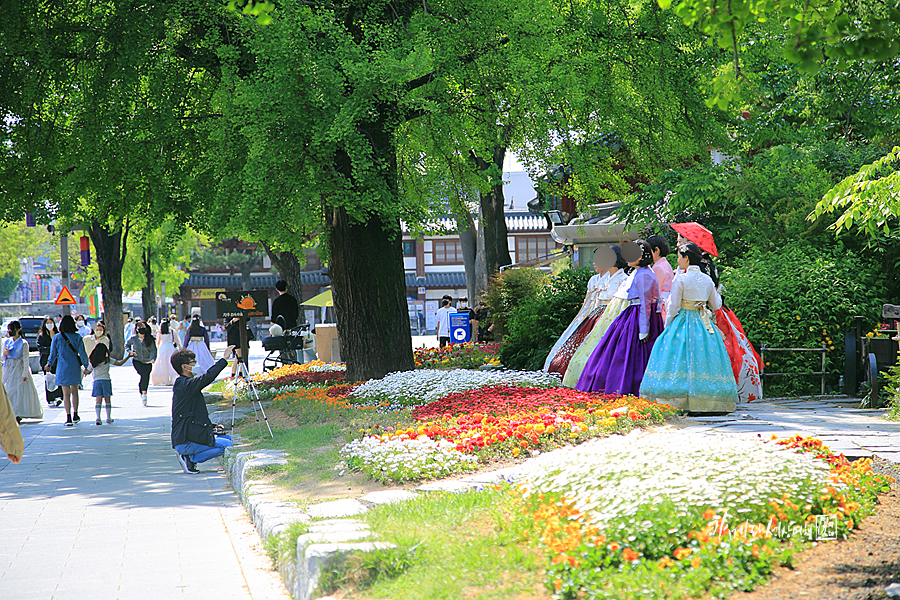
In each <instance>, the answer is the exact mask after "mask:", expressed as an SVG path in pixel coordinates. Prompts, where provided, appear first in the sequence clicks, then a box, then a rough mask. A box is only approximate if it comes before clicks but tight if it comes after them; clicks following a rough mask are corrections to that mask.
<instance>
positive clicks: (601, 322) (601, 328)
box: [562, 298, 628, 388]
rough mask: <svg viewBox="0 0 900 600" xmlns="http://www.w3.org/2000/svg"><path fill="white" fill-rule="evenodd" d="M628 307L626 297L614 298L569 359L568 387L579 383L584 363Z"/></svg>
mask: <svg viewBox="0 0 900 600" xmlns="http://www.w3.org/2000/svg"><path fill="white" fill-rule="evenodd" d="M626 308H628V300H625V299H624V298H613V299H612V301H610V303H609V305H608V306H607V307H606V310H604V311H603V314H601V315H600V318H599V319H597V321H596V322H595V323H594V326H593V327H592V328H591V331H590V333H588V334H587V336H586V337H585V338H584V341H582V342H581V344H580V345H579V346H578V348H577V349H576V350H575V354H573V355H572V358H571V359H570V360H569V364H568V366H567V368H566V372H565V373H564V374H563V379H562V384H563V385H564V386H566V387H568V388H574V387H575V384H576V383H578V378H579V377H581V373H582V372H583V371H584V365H585V364H587V361H588V359H589V358H590V357H591V354H593V353H594V349H595V348H597V344H599V343H600V340H602V339H603V334H604V333H606V330H607V329H609V325H610V324H611V323H612V322H613V321H615V320H616V317H618V316H619V315H620V314H621V313H622V311H623V310H625V309H626Z"/></svg>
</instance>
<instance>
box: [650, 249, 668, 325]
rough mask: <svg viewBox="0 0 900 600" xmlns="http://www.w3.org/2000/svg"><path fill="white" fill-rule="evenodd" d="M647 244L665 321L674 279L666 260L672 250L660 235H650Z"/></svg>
mask: <svg viewBox="0 0 900 600" xmlns="http://www.w3.org/2000/svg"><path fill="white" fill-rule="evenodd" d="M647 243H648V244H650V251H651V253H652V254H653V272H654V273H656V279H657V280H658V281H659V307H660V311H661V312H662V318H663V321H665V320H666V305H667V302H668V300H669V294H671V293H672V280H673V279H674V278H675V270H674V269H673V268H672V265H670V264H669V261H668V260H667V259H666V257H667V256H668V255H669V253H670V252H671V251H672V250H671V248H669V241H668V240H667V239H666V238H664V237H663V236H661V235H651V236H650V237H648V238H647Z"/></svg>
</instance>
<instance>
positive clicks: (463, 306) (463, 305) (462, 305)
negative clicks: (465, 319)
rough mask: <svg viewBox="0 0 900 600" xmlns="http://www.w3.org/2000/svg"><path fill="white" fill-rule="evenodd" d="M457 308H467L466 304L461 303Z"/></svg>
mask: <svg viewBox="0 0 900 600" xmlns="http://www.w3.org/2000/svg"><path fill="white" fill-rule="evenodd" d="M456 306H457V308H465V307H466V303H465V302H460V303H459V304H457V305H456Z"/></svg>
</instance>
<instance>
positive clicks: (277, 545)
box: [265, 521, 309, 569]
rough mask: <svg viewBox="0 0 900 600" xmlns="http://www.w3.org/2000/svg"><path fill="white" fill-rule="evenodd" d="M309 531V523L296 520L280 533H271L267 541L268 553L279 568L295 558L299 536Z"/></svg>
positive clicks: (274, 564)
mask: <svg viewBox="0 0 900 600" xmlns="http://www.w3.org/2000/svg"><path fill="white" fill-rule="evenodd" d="M308 531H309V525H307V524H306V523H301V522H299V521H294V522H293V523H291V524H290V525H288V527H287V529H286V530H284V531H282V532H281V533H279V534H278V535H270V536H269V537H268V538H267V539H266V541H265V547H266V554H268V555H269V558H270V559H272V565H273V566H274V567H275V568H276V569H277V568H279V567H280V566H281V565H283V564H286V563H288V562H291V561H293V560H295V558H296V555H297V538H298V537H300V536H301V535H304V534H305V533H307V532H308Z"/></svg>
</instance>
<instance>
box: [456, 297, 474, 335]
mask: <svg viewBox="0 0 900 600" xmlns="http://www.w3.org/2000/svg"><path fill="white" fill-rule="evenodd" d="M456 312H458V313H466V314H467V315H469V341H470V342H474V341H475V331H477V329H478V321H477V320H476V319H475V311H474V310H472V309H471V308H469V299H468V298H466V297H463V298H460V299H459V302H457V303H456Z"/></svg>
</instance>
